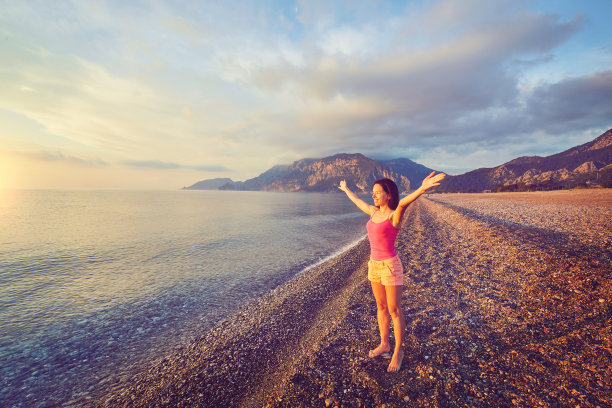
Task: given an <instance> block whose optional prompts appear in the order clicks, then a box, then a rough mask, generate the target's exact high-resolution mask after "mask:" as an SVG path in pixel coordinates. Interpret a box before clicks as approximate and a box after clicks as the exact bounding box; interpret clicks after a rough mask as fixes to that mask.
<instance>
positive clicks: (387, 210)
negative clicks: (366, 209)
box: [378, 204, 393, 214]
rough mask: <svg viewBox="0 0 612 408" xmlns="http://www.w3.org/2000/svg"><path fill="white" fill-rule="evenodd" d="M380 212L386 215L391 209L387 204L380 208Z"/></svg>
mask: <svg viewBox="0 0 612 408" xmlns="http://www.w3.org/2000/svg"><path fill="white" fill-rule="evenodd" d="M378 210H379V211H380V212H381V213H383V214H386V213H388V212H389V211H390V210H391V208H390V207H389V206H388V205H387V204H385V205H381V206H380V207H378ZM391 211H393V210H391Z"/></svg>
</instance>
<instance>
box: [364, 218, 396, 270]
mask: <svg viewBox="0 0 612 408" xmlns="http://www.w3.org/2000/svg"><path fill="white" fill-rule="evenodd" d="M366 229H367V230H368V239H369V240H370V257H371V258H372V259H373V260H375V261H384V260H385V259H389V258H393V257H394V256H396V255H397V253H396V252H395V239H396V238H397V234H398V233H399V229H397V228H395V227H394V226H393V224H392V223H391V221H389V219H386V220H385V221H383V222H373V221H372V218H370V220H369V221H368V223H367V224H366Z"/></svg>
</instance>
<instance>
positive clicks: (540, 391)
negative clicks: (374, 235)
mask: <svg viewBox="0 0 612 408" xmlns="http://www.w3.org/2000/svg"><path fill="white" fill-rule="evenodd" d="M610 219H612V190H576V191H570V192H552V193H506V194H447V195H446V194H445V195H431V196H430V198H429V199H426V198H420V199H419V200H417V201H416V202H415V203H414V204H413V205H411V206H410V207H409V209H408V210H407V213H406V216H405V217H404V226H403V229H402V232H401V234H400V236H399V237H398V241H397V249H398V253H399V255H400V258H401V259H402V262H403V263H404V266H405V269H406V275H405V286H404V292H403V310H404V313H405V316H406V322H407V333H406V341H405V343H404V346H405V353H406V357H405V358H404V362H403V365H402V368H401V370H400V372H398V373H387V371H386V368H387V365H388V364H389V358H390V356H383V357H378V358H375V359H370V358H368V357H367V354H368V350H369V349H370V348H373V347H375V346H376V345H377V343H378V340H379V339H378V328H377V323H376V310H375V309H376V306H375V303H374V298H373V296H372V294H371V289H370V286H369V282H368V281H367V278H366V276H367V259H368V253H369V246H368V243H367V241H363V242H361V243H360V244H359V245H357V246H356V247H354V248H353V249H351V250H349V251H347V252H346V253H344V254H342V255H340V256H338V257H336V258H334V259H332V260H330V261H329V262H327V263H325V264H322V265H319V266H318V267H316V268H313V269H311V270H309V271H307V272H305V273H303V274H302V275H300V276H298V277H296V278H295V279H293V280H291V281H290V282H288V283H286V284H284V285H282V286H280V287H279V288H277V289H275V290H274V291H273V292H272V293H270V294H268V295H266V296H264V297H262V298H260V299H258V300H257V301H255V302H253V303H251V304H250V305H249V306H248V307H247V308H245V309H243V310H240V311H238V312H237V314H236V315H235V316H234V317H233V318H232V319H228V320H226V321H225V322H222V323H221V324H219V325H218V326H217V327H215V328H214V329H213V330H211V331H209V332H207V333H206V334H204V335H203V336H202V337H200V338H199V339H198V340H196V341H195V342H193V343H192V344H191V345H190V346H189V347H186V348H183V349H180V350H177V351H176V352H175V353H173V354H171V355H168V356H166V357H165V358H163V359H162V360H159V359H158V360H157V362H156V363H155V364H153V365H152V366H151V368H150V369H149V370H148V371H147V372H144V373H141V374H140V375H137V376H135V377H133V378H129V379H124V381H122V382H119V383H116V384H114V385H112V386H109V390H108V393H107V394H106V395H104V396H102V397H101V398H99V399H98V400H95V401H89V404H88V405H94V406H108V407H117V406H129V407H132V406H133V407H144V406H176V407H198V406H201V407H262V406H269V407H300V406H302V407H328V406H342V407H360V406H362V407H386V408H389V407H401V406H408V407H449V406H451V407H490V406H496V407H540V406H542V407H576V406H580V407H602V408H603V407H607V406H612V391H611V389H612V379H611V376H610V370H609V367H610V366H611V365H612V326H611V324H610V321H611V319H612V303H611V302H612V273H611V271H612V230H611V226H610V221H609V220H610ZM364 222H365V219H364ZM391 336H393V332H391ZM391 344H392V345H393V338H391ZM75 403H78V404H85V403H86V401H75Z"/></svg>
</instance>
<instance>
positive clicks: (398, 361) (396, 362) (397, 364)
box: [387, 349, 404, 373]
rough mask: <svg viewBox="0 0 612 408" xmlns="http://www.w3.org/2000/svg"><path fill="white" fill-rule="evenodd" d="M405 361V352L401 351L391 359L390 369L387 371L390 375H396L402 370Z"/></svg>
mask: <svg viewBox="0 0 612 408" xmlns="http://www.w3.org/2000/svg"><path fill="white" fill-rule="evenodd" d="M403 360H404V352H403V351H402V350H401V349H400V350H398V351H397V352H395V353H393V357H391V362H390V363H389V367H388V368H387V371H388V372H390V373H395V372H397V371H399V370H400V368H401V367H402V361H403Z"/></svg>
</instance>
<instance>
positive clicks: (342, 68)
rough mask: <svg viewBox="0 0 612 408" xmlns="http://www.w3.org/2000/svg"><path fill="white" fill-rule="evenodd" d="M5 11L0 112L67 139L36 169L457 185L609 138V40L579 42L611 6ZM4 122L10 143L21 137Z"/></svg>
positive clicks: (477, 2) (31, 5) (53, 6)
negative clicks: (308, 172)
mask: <svg viewBox="0 0 612 408" xmlns="http://www.w3.org/2000/svg"><path fill="white" fill-rule="evenodd" d="M2 4H3V14H2V15H0V27H1V28H0V35H1V36H0V41H1V44H2V46H1V47H0V59H1V60H2V61H3V63H2V64H0V110H4V111H6V112H11V113H14V114H16V115H19V116H20V117H23V118H27V120H30V121H32V122H33V123H35V124H37V125H38V126H39V127H40V128H41V129H43V130H44V132H46V133H47V134H49V135H56V136H58V137H61V138H63V139H66V140H70V141H72V142H73V144H74V146H73V149H74V150H71V151H70V153H66V152H61V149H60V148H59V147H57V146H55V145H53V143H52V142H51V141H50V140H51V139H50V138H42V137H40V138H39V140H40V141H39V142H38V145H32V144H33V143H34V142H32V140H34V139H35V138H36V135H35V133H31V134H28V141H27V142H28V143H29V145H30V146H31V150H30V153H31V155H32V157H34V156H36V155H38V158H39V159H40V160H50V159H49V158H47V159H45V158H44V157H43V156H44V155H40V152H41V151H47V152H49V151H54V152H58V153H57V154H55V153H54V154H55V156H53V154H52V155H51V156H50V157H51V158H52V157H55V158H56V159H57V160H61V158H62V157H63V158H64V160H69V158H70V157H73V158H76V157H91V156H92V152H95V155H96V156H98V157H101V159H100V163H104V164H105V165H109V166H115V165H117V166H124V167H126V168H134V169H136V168H140V169H149V170H151V171H164V170H170V169H181V170H191V171H194V172H200V173H211V175H213V176H215V177H216V176H218V175H219V174H218V173H224V175H227V176H230V177H233V178H234V179H245V178H250V177H254V176H256V175H258V174H259V173H261V172H262V171H264V170H266V169H267V168H269V167H271V166H272V165H274V164H279V163H284V162H290V161H292V160H296V159H299V158H303V157H322V156H324V155H328V154H333V153H338V152H362V153H364V154H366V155H369V156H371V157H377V158H391V157H398V156H404V157H409V158H411V159H413V160H416V161H419V162H422V163H423V164H426V165H428V166H430V167H434V168H438V169H442V170H445V171H449V172H451V173H457V172H463V171H467V170H470V169H473V168H476V167H482V166H492V165H496V164H500V163H501V162H503V161H506V160H509V159H512V158H514V157H516V156H519V155H524V154H552V153H555V152H558V151H561V150H563V149H566V148H568V147H571V146H573V145H575V144H579V143H584V142H586V141H587V140H590V139H592V138H593V137H595V136H597V135H598V134H600V133H602V132H603V131H605V130H606V129H608V128H609V127H611V126H612V120H611V119H612V108H611V106H612V79H611V78H612V71H610V68H611V67H612V58H611V57H610V53H609V50H610V49H611V48H612V46H611V45H610V44H611V40H610V39H609V38H607V37H606V36H605V35H603V36H601V38H607V39H599V40H598V41H596V42H593V43H583V42H580V41H583V40H581V38H584V36H582V33H584V32H589V33H591V37H593V34H592V33H593V30H594V28H593V27H599V28H597V29H598V30H600V31H599V32H595V34H597V33H599V34H601V33H602V32H601V30H608V29H607V28H606V29H603V28H601V27H600V26H597V25H595V22H596V21H595V19H596V18H597V17H598V14H599V13H597V12H598V11H601V12H602V13H603V12H605V10H603V9H606V10H607V9H608V8H609V6H601V8H602V10H597V9H596V8H594V6H593V5H592V4H591V5H589V7H590V8H589V9H585V10H586V11H585V13H577V12H568V11H564V10H561V11H560V13H555V12H551V11H550V10H540V9H538V8H537V6H538V3H535V2H531V1H496V2H491V1H485V0H468V1H465V2H456V1H450V0H447V1H434V2H421V1H414V2H413V1H408V2H370V1H363V2H353V1H350V2H348V1H346V2H344V1H339V2H329V1H295V2H283V3H280V4H272V3H266V2H264V3H261V2H253V1H238V2H234V3H232V4H231V6H230V5H229V3H228V4H227V5H225V4H224V3H216V2H186V3H177V2H165V1H161V2H155V3H150V4H149V3H145V4H136V3H132V2H120V1H108V2H97V1H96V2H88V1H79V2H70V1H64V2H62V1H59V2H53V3H49V2H45V1H40V2H36V1H30V2H17V1H5V2H3V3H2ZM585 7H587V6H585ZM589 30H590V31H589ZM603 33H604V34H605V33H609V31H603ZM595 37H597V36H595ZM589 38H590V37H589ZM572 44H573V45H572ZM572 47H573V48H572ZM576 49H579V50H580V51H576ZM568 50H569V51H568ZM572 50H573V51H572ZM606 50H608V52H607V53H606ZM570 51H571V52H570ZM6 117H8V116H6ZM0 125H3V128H4V129H3V130H4V131H3V134H2V135H0V138H4V140H5V141H6V142H7V143H8V142H9V141H10V142H11V143H17V142H23V141H24V140H25V137H26V136H25V134H24V133H23V132H20V131H18V130H16V128H14V127H12V125H11V124H10V123H8V122H7V123H3V124H0ZM32 129H34V127H32ZM31 132H35V130H32V131H31ZM79 149H82V152H81V153H79ZM37 152H38V153H37ZM151 157H154V158H156V160H151V159H150V158H151ZM73 162H74V163H77V162H78V160H76V159H75V160H73ZM85 162H87V161H85ZM109 163H110V164H109ZM181 183H182V181H181Z"/></svg>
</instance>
